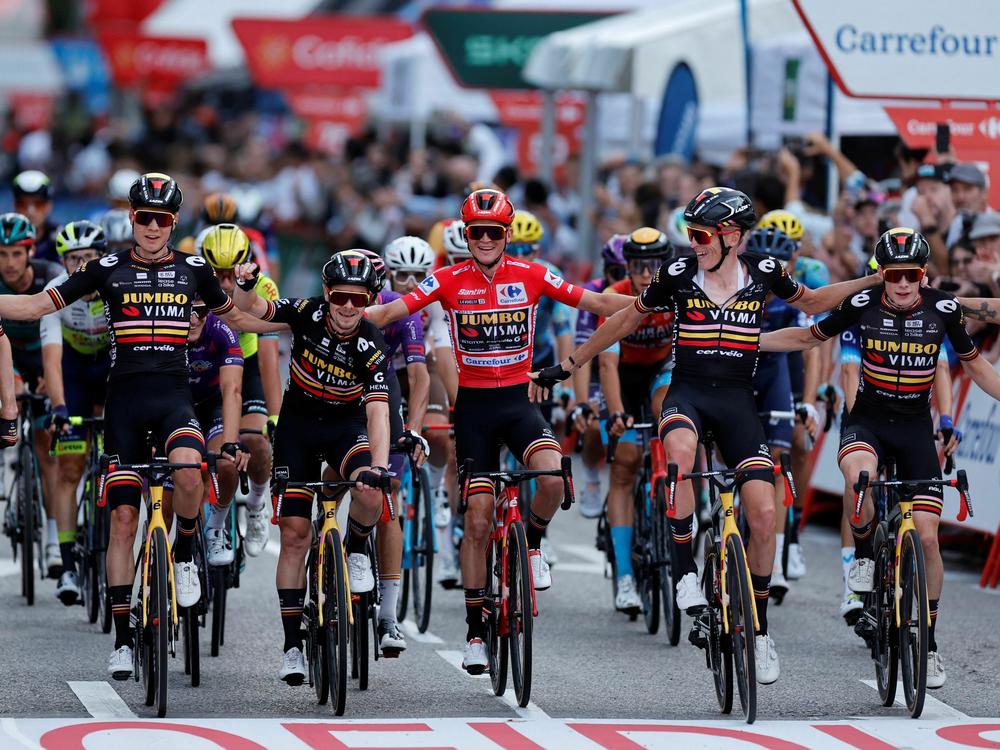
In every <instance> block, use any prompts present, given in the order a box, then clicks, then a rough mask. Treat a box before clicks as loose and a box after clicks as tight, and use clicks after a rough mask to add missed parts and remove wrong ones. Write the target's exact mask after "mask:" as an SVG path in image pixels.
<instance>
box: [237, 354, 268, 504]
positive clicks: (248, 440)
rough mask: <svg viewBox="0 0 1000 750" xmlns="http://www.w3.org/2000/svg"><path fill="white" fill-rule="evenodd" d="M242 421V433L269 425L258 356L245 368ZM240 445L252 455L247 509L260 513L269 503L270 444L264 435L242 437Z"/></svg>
mask: <svg viewBox="0 0 1000 750" xmlns="http://www.w3.org/2000/svg"><path fill="white" fill-rule="evenodd" d="M242 394H243V418H242V419H241V420H240V429H243V430H262V429H263V428H264V425H265V424H267V417H268V414H267V404H266V402H265V400H264V386H263V385H262V383H261V378H260V364H259V361H258V359H257V355H254V356H253V357H250V358H248V359H247V360H246V361H245V362H244V364H243V387H242ZM240 442H241V443H243V444H244V445H245V446H246V447H247V448H248V449H249V451H250V462H249V463H248V464H247V475H248V477H249V479H250V494H249V495H248V496H247V507H248V508H249V509H250V510H259V509H260V508H263V507H264V504H265V502H266V500H267V486H268V485H267V483H268V479H270V476H271V441H270V440H268V439H267V437H266V436H265V435H263V434H246V435H240Z"/></svg>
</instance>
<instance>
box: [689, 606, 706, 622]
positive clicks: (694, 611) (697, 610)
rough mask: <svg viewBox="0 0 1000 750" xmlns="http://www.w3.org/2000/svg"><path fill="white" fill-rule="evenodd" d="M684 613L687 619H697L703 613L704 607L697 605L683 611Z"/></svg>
mask: <svg viewBox="0 0 1000 750" xmlns="http://www.w3.org/2000/svg"><path fill="white" fill-rule="evenodd" d="M684 613H685V614H686V615H688V616H689V617H693V618H696V619H697V618H699V617H700V616H701V615H703V614H704V613H705V606H704V605H703V604H699V605H697V606H694V607H688V608H687V609H685V610H684Z"/></svg>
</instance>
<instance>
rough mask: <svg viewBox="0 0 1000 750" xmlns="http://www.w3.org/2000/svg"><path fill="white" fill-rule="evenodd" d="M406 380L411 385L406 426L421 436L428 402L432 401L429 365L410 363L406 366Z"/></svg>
mask: <svg viewBox="0 0 1000 750" xmlns="http://www.w3.org/2000/svg"><path fill="white" fill-rule="evenodd" d="M406 379H407V380H408V381H409V383H410V397H409V398H408V399H407V402H406V403H407V409H408V411H407V415H406V426H407V427H408V428H409V429H411V430H413V432H415V433H416V434H417V435H419V434H420V431H421V430H422V429H423V426H424V416H425V415H426V414H427V402H428V401H429V400H430V391H431V376H430V373H429V372H428V371H427V363H426V362H410V363H409V364H408V365H407V366H406Z"/></svg>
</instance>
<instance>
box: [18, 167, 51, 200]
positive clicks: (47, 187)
mask: <svg viewBox="0 0 1000 750" xmlns="http://www.w3.org/2000/svg"><path fill="white" fill-rule="evenodd" d="M10 186H11V190H12V191H13V193H14V200H20V199H21V198H38V199H39V200H42V201H46V202H47V201H49V200H50V199H51V198H52V183H51V182H50V181H49V178H48V175H46V174H45V173H44V172H39V171H38V170H37V169H28V170H25V171H24V172H20V173H19V174H17V175H16V176H15V177H14V179H13V180H11V183H10Z"/></svg>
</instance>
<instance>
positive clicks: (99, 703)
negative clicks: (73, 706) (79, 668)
mask: <svg viewBox="0 0 1000 750" xmlns="http://www.w3.org/2000/svg"><path fill="white" fill-rule="evenodd" d="M66 684H67V685H69V687H70V689H71V690H72V691H73V692H74V693H76V697H77V698H79V699H80V703H82V704H83V707H84V708H85V709H87V713H89V714H90V715H91V716H92V717H94V718H95V719H134V718H136V715H135V714H134V713H133V712H132V709H130V708H129V707H128V704H127V703H125V701H123V700H122V697H121V696H120V695H118V693H117V692H116V691H115V689H114V688H113V687H111V685H109V684H108V683H106V682H67V683H66Z"/></svg>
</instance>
